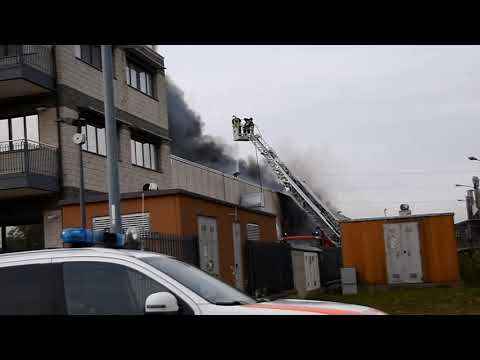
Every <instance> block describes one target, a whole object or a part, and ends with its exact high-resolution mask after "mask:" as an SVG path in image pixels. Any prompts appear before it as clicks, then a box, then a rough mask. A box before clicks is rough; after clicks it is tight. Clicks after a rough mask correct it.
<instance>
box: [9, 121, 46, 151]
mask: <svg viewBox="0 0 480 360" xmlns="http://www.w3.org/2000/svg"><path fill="white" fill-rule="evenodd" d="M29 116H36V117H37V135H38V139H31V138H29V137H28V136H29V134H28V127H27V117H29ZM17 118H23V136H22V138H20V139H13V128H12V119H17ZM4 120H7V127H8V140H7V142H8V143H9V146H8V150H2V149H0V152H3V153H4V152H10V151H22V150H23V148H22V149H15V148H14V144H13V142H14V141H22V140H23V141H27V142H28V141H30V142H33V143H37V144H40V116H39V115H38V113H34V112H29V113H21V114H18V115H17V114H15V115H8V116H0V121H4ZM25 132H27V139H25Z"/></svg>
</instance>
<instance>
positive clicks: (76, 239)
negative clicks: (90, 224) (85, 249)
mask: <svg viewBox="0 0 480 360" xmlns="http://www.w3.org/2000/svg"><path fill="white" fill-rule="evenodd" d="M62 240H63V242H64V243H67V244H84V245H93V244H94V243H95V236H94V233H93V231H92V230H89V229H84V228H70V229H64V230H63V231H62Z"/></svg>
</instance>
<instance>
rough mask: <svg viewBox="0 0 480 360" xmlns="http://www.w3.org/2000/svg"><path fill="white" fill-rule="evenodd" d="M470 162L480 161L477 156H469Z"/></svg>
mask: <svg viewBox="0 0 480 360" xmlns="http://www.w3.org/2000/svg"><path fill="white" fill-rule="evenodd" d="M468 160H473V161H480V159H478V158H476V157H475V156H469V157H468Z"/></svg>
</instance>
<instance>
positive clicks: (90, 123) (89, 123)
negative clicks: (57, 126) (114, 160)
mask: <svg viewBox="0 0 480 360" xmlns="http://www.w3.org/2000/svg"><path fill="white" fill-rule="evenodd" d="M89 126H90V127H93V128H94V129H95V149H96V150H95V151H92V150H90V149H89V147H88V127H89ZM83 129H85V132H83ZM99 130H103V132H104V135H103V138H104V140H105V154H101V153H100V152H99V150H98V149H99V146H98V144H99V141H98V139H99V136H98V132H99ZM77 132H80V133H82V134H85V143H84V144H83V145H82V151H85V152H87V153H90V154H94V155H98V156H103V157H106V156H107V133H106V129H105V124H100V123H99V122H97V121H88V120H87V121H85V122H83V123H82V124H81V125H79V127H78V128H77Z"/></svg>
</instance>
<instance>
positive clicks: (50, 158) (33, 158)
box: [0, 140, 58, 178]
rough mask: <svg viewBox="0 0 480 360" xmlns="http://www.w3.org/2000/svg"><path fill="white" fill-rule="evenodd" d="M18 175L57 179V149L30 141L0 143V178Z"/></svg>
mask: <svg viewBox="0 0 480 360" xmlns="http://www.w3.org/2000/svg"><path fill="white" fill-rule="evenodd" d="M19 174H24V175H43V176H49V177H58V149H57V148H55V147H53V146H50V145H46V144H42V143H39V142H36V141H31V140H28V141H25V140H11V141H6V142H0V178H1V177H9V175H12V176H18V175H19Z"/></svg>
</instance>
